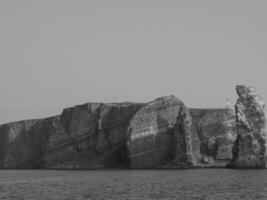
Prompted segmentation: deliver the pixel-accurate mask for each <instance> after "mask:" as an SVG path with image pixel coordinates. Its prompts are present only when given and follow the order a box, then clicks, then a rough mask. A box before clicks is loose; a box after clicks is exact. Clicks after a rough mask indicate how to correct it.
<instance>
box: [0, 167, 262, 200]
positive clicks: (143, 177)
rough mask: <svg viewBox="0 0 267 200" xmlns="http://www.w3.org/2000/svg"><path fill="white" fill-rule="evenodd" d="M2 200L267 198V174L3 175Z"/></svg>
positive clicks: (18, 172)
mask: <svg viewBox="0 0 267 200" xmlns="http://www.w3.org/2000/svg"><path fill="white" fill-rule="evenodd" d="M0 199H27V200H30V199H53V200H54V199H69V200H71V199H112V200H115V199H116V200H117V199H168V200H169V199H176V200H177V199H198V200H200V199H212V200H213V199H234V200H238V199H249V200H251V199H267V170H231V169H194V170H121V171H120V170H110V171H108V170H107V171H105V170H99V171H54V170H0Z"/></svg>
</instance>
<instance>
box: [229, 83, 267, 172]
mask: <svg viewBox="0 0 267 200" xmlns="http://www.w3.org/2000/svg"><path fill="white" fill-rule="evenodd" d="M236 91H237V94H238V96H239V98H238V99H237V102H236V105H235V112H236V127H237V139H236V141H235V144H234V147H233V160H232V166H233V167H235V168H266V167H267V155H266V143H267V141H266V116H265V112H264V107H265V104H264V102H263V100H262V98H261V97H260V96H259V95H258V94H257V92H256V90H255V88H253V87H247V86H244V85H238V86H236Z"/></svg>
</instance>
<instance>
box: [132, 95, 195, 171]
mask: <svg viewBox="0 0 267 200" xmlns="http://www.w3.org/2000/svg"><path fill="white" fill-rule="evenodd" d="M128 135H129V140H128V142H127V146H128V151H129V161H130V163H129V164H130V167H131V168H159V167H164V166H165V167H182V166H183V167H188V166H194V165H195V164H196V163H197V159H198V156H199V140H198V137H197V135H196V132H195V130H194V127H193V126H192V120H191V116H190V114H189V111H188V109H187V108H186V106H185V105H184V104H183V102H182V101H180V100H179V99H177V98H176V97H174V96H167V97H162V98H158V99H155V100H154V101H152V102H150V103H148V104H146V105H145V106H144V107H142V108H141V109H140V110H139V111H138V112H137V113H136V114H135V115H134V116H133V118H132V119H131V120H130V122H129V128H128Z"/></svg>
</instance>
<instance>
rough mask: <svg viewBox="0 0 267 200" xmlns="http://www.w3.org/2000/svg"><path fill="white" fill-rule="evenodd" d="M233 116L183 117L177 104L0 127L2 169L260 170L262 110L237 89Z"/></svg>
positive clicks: (78, 112)
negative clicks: (207, 168)
mask: <svg viewBox="0 0 267 200" xmlns="http://www.w3.org/2000/svg"><path fill="white" fill-rule="evenodd" d="M237 91H238V94H239V96H240V98H239V100H238V102H237V105H236V113H234V111H233V110H231V109H188V108H187V107H186V105H185V104H184V103H183V102H182V101H181V100H179V99H178V98H176V97H175V96H165V97H160V98H157V99H155V100H153V101H151V102H148V103H128V102H125V103H87V104H83V105H78V106H74V107H71V108H66V109H64V110H63V112H62V113H61V114H60V115H58V116H54V117H50V118H46V119H38V120H25V121H20V122H13V123H8V124H3V125H1V126H0V168H42V169H43V168H44V169H102V168H189V167H225V166H227V165H229V163H231V164H232V166H235V167H265V166H266V138H265V133H266V131H265V115H264V112H263V107H264V106H263V105H264V104H263V102H262V100H261V98H260V97H259V96H258V95H256V93H255V90H254V89H252V88H246V87H238V90H237Z"/></svg>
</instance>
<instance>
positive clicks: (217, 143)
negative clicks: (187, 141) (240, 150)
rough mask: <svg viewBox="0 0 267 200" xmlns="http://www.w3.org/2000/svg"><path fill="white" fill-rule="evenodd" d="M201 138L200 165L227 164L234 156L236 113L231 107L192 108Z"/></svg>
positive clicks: (195, 124)
mask: <svg viewBox="0 0 267 200" xmlns="http://www.w3.org/2000/svg"><path fill="white" fill-rule="evenodd" d="M190 113H191V115H192V118H193V123H194V126H195V128H196V130H197V134H198V137H199V140H200V152H201V155H202V159H201V163H200V165H202V166H205V164H206V165H207V166H215V167H216V166H226V165H227V164H228V163H229V161H230V160H231V159H232V158H233V154H232V148H233V145H234V141H235V139H236V125H235V114H234V111H233V110H231V109H190Z"/></svg>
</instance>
